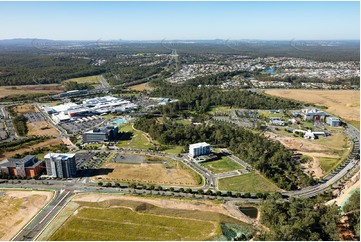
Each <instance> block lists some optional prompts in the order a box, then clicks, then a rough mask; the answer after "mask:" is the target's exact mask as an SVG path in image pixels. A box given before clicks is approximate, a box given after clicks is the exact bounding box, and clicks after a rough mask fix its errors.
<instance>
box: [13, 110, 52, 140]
mask: <svg viewBox="0 0 361 242" xmlns="http://www.w3.org/2000/svg"><path fill="white" fill-rule="evenodd" d="M13 110H14V111H15V112H17V113H20V114H25V113H30V112H36V113H38V112H39V110H38V109H37V108H35V107H34V105H32V104H24V105H19V106H15V107H14V108H13ZM26 126H27V127H28V133H27V135H28V136H31V135H40V136H41V135H44V136H56V135H58V134H59V132H58V131H57V130H56V129H55V128H54V127H53V126H51V125H50V124H49V123H48V122H47V121H45V120H43V121H36V122H29V121H27V122H26Z"/></svg>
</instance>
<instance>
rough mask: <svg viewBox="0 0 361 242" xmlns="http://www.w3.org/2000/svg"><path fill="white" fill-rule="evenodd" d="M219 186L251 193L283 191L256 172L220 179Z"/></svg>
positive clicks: (228, 189) (227, 189) (222, 188)
mask: <svg viewBox="0 0 361 242" xmlns="http://www.w3.org/2000/svg"><path fill="white" fill-rule="evenodd" d="M218 188H219V189H220V190H223V191H232V192H250V193H257V192H279V191H281V189H280V188H278V187H277V186H276V185H275V184H273V183H272V182H271V181H269V180H268V179H266V178H265V177H263V176H262V175H259V174H256V173H254V172H252V173H248V174H245V175H240V176H234V177H228V178H222V179H219V180H218Z"/></svg>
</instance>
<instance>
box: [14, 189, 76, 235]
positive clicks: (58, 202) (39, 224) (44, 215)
mask: <svg viewBox="0 0 361 242" xmlns="http://www.w3.org/2000/svg"><path fill="white" fill-rule="evenodd" d="M56 193H57V194H56V195H55V198H54V199H53V200H52V201H51V202H50V203H49V205H48V206H46V207H44V208H43V209H42V210H41V211H40V212H39V213H38V215H37V216H35V217H34V218H33V220H31V221H30V222H29V223H28V224H27V225H26V226H25V227H24V228H23V229H22V230H21V231H20V232H19V233H18V234H17V235H16V236H15V237H14V238H13V239H12V240H15V241H20V240H34V239H36V237H37V236H38V234H39V233H40V231H41V230H42V229H43V228H44V226H45V225H46V224H47V223H49V222H50V220H51V219H53V218H54V216H55V215H56V214H57V213H58V212H59V211H60V209H61V208H62V207H63V206H64V205H65V204H66V202H67V201H68V199H69V198H70V197H71V196H72V195H73V194H74V193H73V192H72V191H67V190H62V191H60V192H59V191H56Z"/></svg>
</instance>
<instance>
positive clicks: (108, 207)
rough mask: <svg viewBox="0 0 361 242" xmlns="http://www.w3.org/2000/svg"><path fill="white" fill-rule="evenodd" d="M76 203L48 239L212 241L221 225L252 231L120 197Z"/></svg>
mask: <svg viewBox="0 0 361 242" xmlns="http://www.w3.org/2000/svg"><path fill="white" fill-rule="evenodd" d="M75 202H76V203H77V204H79V205H80V208H78V209H77V210H76V212H75V213H73V215H72V216H71V217H70V218H69V219H68V220H67V221H66V222H65V223H64V224H63V225H62V226H61V227H60V229H58V230H57V231H56V232H55V233H54V234H53V235H52V236H51V237H50V240H56V241H59V240H78V241H79V240H114V241H115V240H118V241H119V240H122V241H134V240H138V241H139V240H140V241H162V240H169V241H170V240H211V239H215V238H217V237H219V236H220V235H222V230H221V228H220V223H224V222H227V223H232V224H235V225H237V226H239V227H241V228H244V229H245V230H248V231H251V229H250V227H249V226H248V225H246V224H244V223H242V222H240V221H239V220H236V219H233V218H231V217H228V216H226V215H223V214H220V213H216V212H206V211H197V210H186V209H174V208H173V209H172V208H166V207H158V206H155V205H152V204H149V203H145V202H141V201H132V200H121V198H119V199H109V200H105V201H101V202H86V201H85V202H82V201H75ZM174 202H175V203H176V201H174Z"/></svg>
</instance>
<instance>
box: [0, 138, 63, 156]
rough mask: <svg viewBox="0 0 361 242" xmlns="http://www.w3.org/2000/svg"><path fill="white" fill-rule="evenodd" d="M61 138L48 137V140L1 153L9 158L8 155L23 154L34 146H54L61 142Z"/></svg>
mask: <svg viewBox="0 0 361 242" xmlns="http://www.w3.org/2000/svg"><path fill="white" fill-rule="evenodd" d="M62 143H63V142H62V140H61V139H50V140H46V141H44V142H41V143H38V144H35V145H32V146H29V147H24V148H22V149H19V150H14V151H9V152H5V153H4V154H3V155H2V158H9V157H12V156H14V155H16V154H20V155H21V154H23V153H25V152H27V151H32V150H33V149H36V148H42V147H48V146H55V145H60V144H62Z"/></svg>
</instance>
